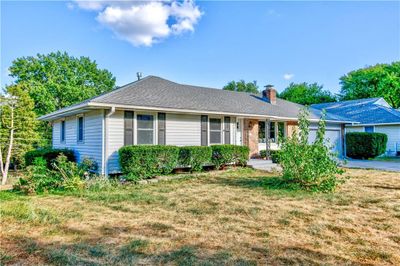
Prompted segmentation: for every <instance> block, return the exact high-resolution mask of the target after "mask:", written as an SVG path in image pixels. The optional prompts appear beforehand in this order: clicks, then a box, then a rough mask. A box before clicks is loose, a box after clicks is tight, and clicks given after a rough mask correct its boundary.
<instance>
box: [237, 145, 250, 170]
mask: <svg viewBox="0 0 400 266" xmlns="http://www.w3.org/2000/svg"><path fill="white" fill-rule="evenodd" d="M233 151H234V152H233V159H234V164H235V165H239V166H246V165H247V161H248V160H249V153H250V149H249V147H247V146H239V145H233Z"/></svg>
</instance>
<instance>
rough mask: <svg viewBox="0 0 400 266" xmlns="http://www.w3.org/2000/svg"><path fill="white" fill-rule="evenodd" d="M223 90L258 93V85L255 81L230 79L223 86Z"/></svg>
mask: <svg viewBox="0 0 400 266" xmlns="http://www.w3.org/2000/svg"><path fill="white" fill-rule="evenodd" d="M223 89H224V90H228V91H238V92H249V93H258V92H259V90H258V85H257V82H256V81H253V82H248V83H246V82H245V81H244V80H240V81H237V82H236V81H233V80H232V81H231V82H229V83H228V84H226V85H225V86H224V87H223Z"/></svg>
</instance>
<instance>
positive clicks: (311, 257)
mask: <svg viewBox="0 0 400 266" xmlns="http://www.w3.org/2000/svg"><path fill="white" fill-rule="evenodd" d="M283 253H284V254H283V255H281V256H278V257H276V258H274V261H275V262H273V263H272V264H278V265H326V264H328V265H331V263H332V262H334V263H332V265H365V264H360V263H359V262H357V261H354V260H350V259H347V258H343V257H341V256H338V255H332V254H327V253H323V252H321V251H318V250H312V249H309V248H305V247H295V246H293V247H285V248H284V249H283ZM366 265H368V264H366Z"/></svg>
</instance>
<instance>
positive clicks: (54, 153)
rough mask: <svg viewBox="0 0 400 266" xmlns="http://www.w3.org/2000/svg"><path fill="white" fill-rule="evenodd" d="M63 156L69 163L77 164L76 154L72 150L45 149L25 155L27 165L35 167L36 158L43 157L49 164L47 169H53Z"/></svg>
mask: <svg viewBox="0 0 400 266" xmlns="http://www.w3.org/2000/svg"><path fill="white" fill-rule="evenodd" d="M61 154H63V155H65V156H66V157H67V160H68V161H71V162H76V158H75V154H74V152H73V151H72V150H68V149H52V148H45V149H38V150H33V151H28V152H27V153H25V164H26V165H27V166H29V165H33V163H34V161H35V158H38V157H42V158H43V159H44V160H45V161H46V162H47V167H48V168H51V166H52V163H53V162H54V161H55V159H56V158H57V157H58V156H59V155H61Z"/></svg>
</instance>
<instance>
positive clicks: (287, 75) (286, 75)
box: [283, 73, 294, 80]
mask: <svg viewBox="0 0 400 266" xmlns="http://www.w3.org/2000/svg"><path fill="white" fill-rule="evenodd" d="M293 77H294V74H291V73H286V74H284V75H283V79H284V80H291V79H292V78H293Z"/></svg>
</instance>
